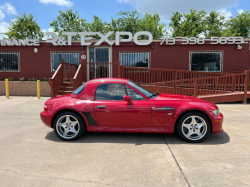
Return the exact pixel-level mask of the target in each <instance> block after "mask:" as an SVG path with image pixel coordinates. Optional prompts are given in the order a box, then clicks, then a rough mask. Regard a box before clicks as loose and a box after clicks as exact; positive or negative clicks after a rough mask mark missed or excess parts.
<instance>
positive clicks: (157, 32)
mask: <svg viewBox="0 0 250 187" xmlns="http://www.w3.org/2000/svg"><path fill="white" fill-rule="evenodd" d="M160 21H161V19H160V16H159V14H157V13H155V14H149V13H146V14H145V16H144V17H142V18H141V19H140V24H139V30H140V31H149V32H150V33H151V34H152V35H153V38H155V39H157V38H162V37H163V36H164V34H166V24H165V23H161V22H160ZM144 38H145V36H143V35H142V36H141V39H144Z"/></svg>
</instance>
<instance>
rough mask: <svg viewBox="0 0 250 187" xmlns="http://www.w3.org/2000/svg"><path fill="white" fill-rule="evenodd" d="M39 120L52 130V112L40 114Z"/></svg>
mask: <svg viewBox="0 0 250 187" xmlns="http://www.w3.org/2000/svg"><path fill="white" fill-rule="evenodd" d="M40 118H41V120H42V122H43V123H44V124H45V125H46V126H48V127H50V128H52V124H51V123H52V118H53V111H43V112H41V113H40Z"/></svg>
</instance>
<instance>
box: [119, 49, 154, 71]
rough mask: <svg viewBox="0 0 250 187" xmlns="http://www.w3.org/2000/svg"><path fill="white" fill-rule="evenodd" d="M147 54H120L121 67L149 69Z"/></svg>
mask: <svg viewBox="0 0 250 187" xmlns="http://www.w3.org/2000/svg"><path fill="white" fill-rule="evenodd" d="M149 59H150V58H149V52H121V53H120V61H121V66H134V67H147V68H148V67H149V63H150V61H149Z"/></svg>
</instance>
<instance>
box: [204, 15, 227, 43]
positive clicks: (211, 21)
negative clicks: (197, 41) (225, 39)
mask: <svg viewBox="0 0 250 187" xmlns="http://www.w3.org/2000/svg"><path fill="white" fill-rule="evenodd" d="M224 23H225V16H224V15H223V14H222V13H220V12H217V11H215V10H213V11H211V12H210V14H209V15H208V16H206V25H207V27H206V31H205V36H206V37H207V38H211V37H212V36H218V37H221V36H222V34H223V27H224Z"/></svg>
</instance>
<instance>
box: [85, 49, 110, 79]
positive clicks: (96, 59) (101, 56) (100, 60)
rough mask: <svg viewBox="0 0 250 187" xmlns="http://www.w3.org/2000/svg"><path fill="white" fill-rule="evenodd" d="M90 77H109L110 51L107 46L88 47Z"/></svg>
mask: <svg viewBox="0 0 250 187" xmlns="http://www.w3.org/2000/svg"><path fill="white" fill-rule="evenodd" d="M89 56H90V63H89V64H90V67H89V68H90V79H96V78H106V77H110V63H109V62H110V53H109V48H107V47H91V48H90V55H89Z"/></svg>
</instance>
